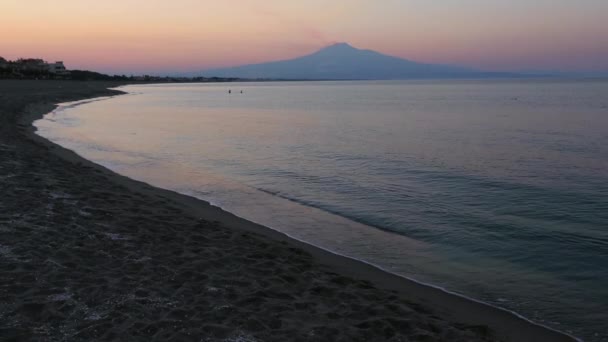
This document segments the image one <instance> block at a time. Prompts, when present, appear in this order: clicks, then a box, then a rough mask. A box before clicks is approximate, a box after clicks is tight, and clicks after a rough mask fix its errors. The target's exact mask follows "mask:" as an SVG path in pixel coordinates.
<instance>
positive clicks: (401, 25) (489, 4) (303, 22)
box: [0, 0, 608, 74]
mask: <svg viewBox="0 0 608 342" xmlns="http://www.w3.org/2000/svg"><path fill="white" fill-rule="evenodd" d="M603 13H608V2H597V1H593V0H585V1H579V2H578V3H577V4H572V3H571V2H568V1H566V0H555V1H554V2H552V3H551V4H547V5H543V4H535V5H529V4H527V3H526V2H525V1H523V0H514V1H510V2H507V1H504V2H502V4H497V1H482V0H462V1H455V0H447V1H445V2H444V3H442V4H428V3H426V2H424V1H421V0H410V1H402V2H397V1H387V2H385V3H384V2H383V3H382V4H381V5H380V4H378V2H374V1H368V0H350V1H349V0H339V1H335V2H331V3H328V2H326V1H323V0H308V1H306V2H305V3H304V2H295V1H278V0H265V1H262V0H234V1H231V2H215V1H195V0H173V1H158V0H156V1H154V0H151V1H144V0H122V1H120V2H110V1H105V2H104V1H101V2H100V1H93V0H57V1H51V0H39V1H35V2H34V4H31V3H29V2H28V3H26V2H24V1H21V0H3V3H2V11H1V12H0V32H3V33H6V32H10V34H3V35H2V38H1V40H0V56H2V57H5V58H8V59H16V58H19V57H40V58H44V59H46V60H51V61H53V60H63V61H65V62H66V64H67V66H68V68H72V69H76V68H83V69H91V70H99V71H102V72H110V73H127V74H128V73H139V72H149V73H155V72H156V73H163V72H179V71H192V70H202V69H206V68H213V67H222V66H231V65H240V64H249V63H257V62H264V61H271V60H280V59H287V58H292V57H296V56H300V55H304V54H307V53H311V52H314V51H315V50H317V49H319V48H321V47H323V46H326V45H329V44H330V43H332V42H334V41H347V42H349V43H351V44H352V45H354V46H356V47H360V48H366V49H373V50H377V51H380V52H383V53H387V54H391V55H396V56H398V57H403V58H407V59H411V60H417V61H424V62H434V63H449V64H460V65H466V66H472V67H477V68H481V69H493V70H521V69H534V68H536V69H561V70H608V39H606V38H605V32H606V30H607V24H606V23H605V19H604V15H603Z"/></svg>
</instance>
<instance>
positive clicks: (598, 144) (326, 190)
mask: <svg viewBox="0 0 608 342" xmlns="http://www.w3.org/2000/svg"><path fill="white" fill-rule="evenodd" d="M228 88H232V89H243V90H244V94H239V93H236V94H234V93H233V94H232V95H228V94H227V89H228ZM126 90H128V91H129V92H131V93H132V94H133V95H128V96H121V97H115V98H112V99H110V100H107V101H95V102H89V103H86V104H84V105H82V106H78V107H73V106H72V107H65V108H63V109H61V110H59V111H57V112H55V113H54V114H52V115H49V116H47V117H46V119H45V120H42V121H39V122H38V123H37V126H38V127H39V129H40V133H41V135H43V136H45V137H48V138H50V139H51V140H54V141H56V142H58V143H60V144H62V145H64V146H66V147H68V148H71V149H73V150H75V151H77V152H78V153H79V154H81V155H83V156H84V157H86V158H88V159H91V160H94V161H96V162H99V163H100V164H102V165H105V166H108V167H109V168H111V169H113V170H115V171H117V172H119V173H121V174H124V175H127V176H130V177H132V178H136V179H139V180H143V181H146V182H148V183H151V184H154V185H157V186H161V187H164V188H168V189H173V190H177V191H179V192H182V193H185V194H190V195H193V196H196V197H200V198H202V199H205V200H208V201H210V202H212V203H214V204H216V205H219V206H221V207H223V208H225V209H227V210H228V211H231V212H233V213H235V214H237V215H239V216H242V217H245V218H247V219H250V220H252V221H255V222H258V223H261V224H264V225H267V226H270V227H273V228H275V229H278V230H281V231H283V232H285V233H287V234H289V235H291V236H293V237H296V238H298V239H301V240H304V241H308V242H311V243H313V244H315V245H318V246H321V247H324V248H327V249H330V250H333V251H336V252H338V253H340V254H345V255H349V256H353V257H356V258H358V259H362V260H366V261H368V262H371V263H374V264H377V265H379V266H381V267H383V268H386V269H389V270H392V271H394V272H396V273H400V274H403V275H406V276H411V277H413V278H415V279H418V280H421V281H426V282H431V283H434V284H439V285H441V286H444V287H446V288H448V289H451V290H455V291H458V292H461V293H464V294H467V295H470V296H472V297H475V298H478V299H481V300H484V301H487V302H490V303H493V304H497V305H500V306H503V307H506V308H509V309H513V310H516V311H518V312H521V313H522V314H524V315H526V316H528V317H530V318H533V319H537V320H540V321H543V322H545V323H547V324H549V325H553V326H555V327H557V328H560V329H566V330H571V331H574V332H575V333H577V334H579V335H581V336H585V337H587V338H588V339H590V340H594V339H596V340H600V339H601V336H600V335H597V336H594V334H604V335H602V336H606V335H605V334H606V331H605V327H604V326H603V322H605V321H606V320H607V319H608V316H606V313H605V311H606V310H604V309H605V307H606V306H607V305H608V292H607V289H606V287H605V284H606V281H607V279H608V270H606V267H605V265H607V264H608V228H607V224H606V223H607V222H608V187H607V184H608V183H607V181H608V172H606V170H608V150H607V148H606V146H608V145H607V143H608V107H607V106H606V103H605V102H606V100H605V99H606V98H608V84H607V83H604V82H557V81H553V82H547V81H497V82H492V81H486V82H482V81H477V82H474V81H460V82H455V81H451V82H439V81H436V82H389V83H386V82H385V83H382V82H380V83H373V82H336V83H329V82H324V83H314V82H310V83H265V84H251V83H249V84H220V85H192V84H190V85H157V86H129V87H126ZM557 323H560V324H559V325H557ZM598 336H600V337H598Z"/></svg>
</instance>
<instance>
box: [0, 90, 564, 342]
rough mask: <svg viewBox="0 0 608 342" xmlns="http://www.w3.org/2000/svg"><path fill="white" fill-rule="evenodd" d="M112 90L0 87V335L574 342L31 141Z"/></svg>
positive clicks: (36, 337) (42, 142) (9, 337)
mask: <svg viewBox="0 0 608 342" xmlns="http://www.w3.org/2000/svg"><path fill="white" fill-rule="evenodd" d="M118 85H119V84H112V83H103V82H68V81H65V82H64V81H0V180H1V182H0V187H1V189H2V194H3V196H1V197H0V208H1V210H0V272H1V273H2V277H1V278H0V303H1V304H0V337H1V338H2V339H6V340H117V339H120V340H180V341H181V340H192V341H216V340H217V341H287V340H294V341H494V340H498V341H572V340H574V339H573V338H572V337H569V336H567V335H564V334H561V333H558V332H556V331H553V330H550V329H548V328H544V327H542V326H539V325H536V324H533V323H531V322H529V321H527V320H525V319H523V318H520V317H518V316H516V315H514V314H512V313H510V312H507V311H504V310H501V309H498V308H494V307H491V306H488V305H485V304H482V303H477V302H474V301H472V300H469V299H466V298H463V297H459V296H456V295H452V294H449V293H446V292H444V291H442V290H440V289H436V288H433V287H429V286H425V285H422V284H418V283H416V282H413V281H410V280H408V279H405V278H402V277H399V276H396V275H392V274H390V273H387V272H384V271H382V270H380V269H378V268H375V267H373V266H371V265H368V264H365V263H362V262H359V261H356V260H352V259H348V258H345V257H342V256H338V255H335V254H332V253H330V252H328V251H324V250H322V249H319V248H316V247H314V246H311V245H307V244H305V243H302V242H299V241H296V240H293V239H290V238H289V237H287V236H286V235H283V234H281V233H279V232H276V231H273V230H271V229H268V228H266V227H263V226H260V225H256V224H254V223H251V222H248V221H246V220H243V219H240V218H238V217H236V216H234V215H232V214H230V213H228V212H225V211H222V210H221V209H219V208H216V207H213V206H211V205H209V204H208V203H206V202H204V201H200V200H197V199H194V198H191V197H188V196H184V195H180V194H177V193H174V192H171V191H167V190H163V189H158V188H154V187H152V186H149V185H147V184H144V183H141V182H137V181H134V180H131V179H128V178H126V177H123V176H120V175H117V174H115V173H113V172H111V171H109V170H107V169H105V168H103V167H101V166H98V165H96V164H93V163H92V162H89V161H87V160H85V159H82V158H80V157H79V156H78V155H76V154H75V153H73V152H71V151H69V150H66V149H64V148H62V147H60V146H58V145H55V144H53V143H51V142H49V141H47V140H45V139H43V138H41V137H39V136H37V135H36V134H35V132H34V128H33V127H32V126H31V123H32V121H33V120H35V119H38V118H40V117H42V115H44V114H46V113H48V112H50V111H51V110H52V109H53V108H54V107H55V104H57V103H61V102H67V101H75V100H80V99H85V98H93V97H98V96H109V95H119V94H120V92H118V91H114V90H108V89H107V88H108V87H115V86H118Z"/></svg>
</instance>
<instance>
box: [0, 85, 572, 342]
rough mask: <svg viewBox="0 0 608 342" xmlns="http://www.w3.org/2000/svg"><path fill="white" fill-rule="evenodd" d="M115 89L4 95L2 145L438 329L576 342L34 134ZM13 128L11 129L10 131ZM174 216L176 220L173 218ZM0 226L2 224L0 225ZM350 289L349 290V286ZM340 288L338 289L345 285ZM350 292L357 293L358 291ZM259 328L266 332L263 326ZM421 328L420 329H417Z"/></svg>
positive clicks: (511, 338) (509, 338)
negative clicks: (296, 259) (62, 110)
mask: <svg viewBox="0 0 608 342" xmlns="http://www.w3.org/2000/svg"><path fill="white" fill-rule="evenodd" d="M6 83H9V82H6ZM29 83H32V84H33V85H32V87H35V86H38V85H39V84H36V82H35V81H34V82H29ZM48 84H50V85H52V86H55V85H60V84H61V83H59V82H47V85H48ZM119 85H120V84H100V83H97V84H95V85H94V86H91V88H90V89H85V88H83V89H81V90H80V91H79V92H76V93H75V92H74V91H73V90H72V91H71V92H70V90H68V89H66V90H65V91H62V90H60V89H59V90H57V91H56V92H55V93H53V94H52V95H50V96H46V95H45V96H40V97H39V98H37V97H35V96H32V97H33V98H32V99H29V98H28V99H27V101H25V102H29V105H28V106H27V108H25V107H23V104H19V103H16V104H14V105H11V106H4V101H5V100H4V97H6V95H3V96H2V97H0V103H1V104H0V106H3V107H6V108H1V107H0V113H1V112H2V111H3V110H4V111H6V112H7V113H9V114H10V113H12V114H13V115H14V114H17V113H25V114H24V115H20V116H19V118H15V117H12V116H11V115H6V113H2V114H4V115H2V116H1V117H0V120H2V126H4V129H1V130H0V132H1V133H2V134H3V135H4V137H3V138H1V139H0V143H1V144H7V142H8V143H9V144H10V143H13V144H15V145H19V144H28V145H31V146H29V147H28V150H29V151H30V152H31V155H35V156H37V155H40V154H41V153H47V154H49V155H52V156H53V158H55V157H58V158H57V159H58V160H59V161H60V163H63V164H65V167H68V166H69V167H76V168H77V169H78V172H79V173H82V175H83V176H86V175H89V174H90V175H95V177H103V179H105V180H106V181H107V182H108V184H112V185H114V186H116V187H117V190H116V193H121V192H123V191H124V192H129V193H132V194H137V195H138V196H141V197H142V198H145V199H146V200H145V201H144V205H145V204H147V203H150V201H164V202H166V204H165V205H167V206H170V207H177V208H179V210H180V211H181V213H183V214H184V215H185V216H189V217H190V218H196V219H197V220H199V221H204V222H205V224H203V225H204V226H210V227H212V228H214V229H217V228H218V227H221V228H222V229H224V227H225V228H227V229H228V230H229V231H231V232H232V234H234V233H235V232H238V233H239V234H241V235H243V234H247V235H248V236H253V239H259V240H262V243H263V244H278V245H280V246H283V247H280V248H283V249H286V251H288V252H285V253H296V254H298V255H301V254H304V255H309V256H310V258H311V259H312V260H311V262H310V267H312V269H314V270H315V271H317V270H319V272H330V273H331V274H335V275H340V276H341V277H347V278H349V279H350V280H351V281H352V282H355V283H360V282H361V281H365V283H363V284H364V286H363V287H364V288H367V289H368V290H370V291H375V290H376V289H377V290H378V291H384V292H388V293H391V294H392V296H397V297H399V299H401V300H405V302H406V303H409V304H410V306H411V307H414V308H418V309H419V310H414V311H417V312H416V313H417V314H420V315H422V316H425V315H426V316H425V318H424V319H431V318H433V317H439V318H440V321H441V323H442V324H446V325H449V328H454V329H456V330H458V331H459V330H464V331H465V332H466V333H471V334H474V336H475V338H479V339H480V340H483V339H485V340H494V336H493V335H492V334H495V336H496V337H497V338H499V339H500V340H505V341H574V340H576V339H574V338H572V337H570V336H568V335H565V334H562V333H559V332H557V331H555V330H552V329H549V328H546V327H543V326H541V325H537V324H535V323H532V322H530V321H528V320H527V319H525V318H522V317H519V316H517V315H516V314H514V313H511V312H508V311H506V310H503V309H500V308H495V307H492V306H489V305H486V304H483V303H480V302H476V301H474V300H470V299H467V298H465V297H461V296H458V295H455V294H450V293H448V292H446V291H443V290H441V289H439V288H436V287H433V286H429V285H425V284H421V283H417V282H415V281H413V280H410V279H406V278H404V277H400V276H397V275H394V274H391V273H388V272H386V271H384V270H381V269H380V268H377V267H375V266H372V265H370V264H367V263H364V262H362V261H358V260H354V259H351V258H348V257H344V256H340V255H337V254H334V253H331V252H329V251H326V250H323V249H320V248H317V247H315V246H312V245H309V244H306V243H303V242H301V241H298V240H295V239H292V238H289V237H288V236H286V235H285V234H282V233H280V232H278V231H275V230H272V229H270V228H267V227H264V226H260V225H258V224H255V223H252V222H249V221H246V220H244V219H241V218H239V217H236V216H234V215H232V214H230V213H228V212H225V211H223V210H221V209H219V208H217V207H213V206H211V205H210V204H209V203H207V202H204V201H201V200H198V199H195V198H192V197H189V196H185V195H181V194H178V193H175V192H172V191H168V190H164V189H159V188H155V187H152V186H150V185H148V184H145V183H142V182H139V181H136V180H132V179H129V178H126V177H124V176H121V175H118V174H116V173H114V172H112V171H110V170H108V169H106V168H104V167H102V166H99V165H97V164H94V163H93V162H91V161H88V160H85V159H83V158H81V157H80V156H78V155H77V154H76V153H74V152H72V151H70V150H67V149H64V148H63V147H60V146H58V145H56V144H54V143H52V142H50V141H48V140H46V139H44V138H42V137H40V136H38V135H36V134H35V127H33V125H32V123H33V121H35V120H36V119H39V118H42V117H43V116H44V115H45V114H47V113H48V112H50V111H52V109H53V108H55V107H56V105H54V104H53V103H58V102H67V101H74V100H79V99H80V100H81V99H85V98H90V97H95V96H106V95H117V94H119V93H120V92H119V91H110V90H107V89H106V88H105V87H107V86H119ZM6 86H7V85H5V84H2V85H1V86H0V87H6ZM8 86H10V85H8ZM25 88H27V87H25ZM9 96H10V95H9ZM23 96H24V99H25V96H27V95H23ZM17 102H18V101H17ZM11 111H13V112H11ZM11 125H12V126H13V127H11ZM14 126H17V127H18V130H17V131H16V132H12V133H8V132H9V131H10V130H12V129H13V128H14ZM17 152H19V151H17ZM48 152H50V153H48ZM0 175H1V174H0ZM85 185H87V184H85ZM59 188H61V186H59ZM172 215H178V214H177V212H175V213H174V214H172ZM0 223H2V221H0ZM210 223H211V224H210ZM159 224H160V225H161V226H162V225H163V222H160V223H159ZM171 225H172V224H167V223H164V226H171ZM156 247H160V246H156ZM277 248H279V247H277ZM280 253H284V252H283V250H281V251H280V252H279V254H280ZM281 255H283V254H281ZM286 260H287V261H289V260H290V259H289V257H287V258H286ZM348 283H349V284H350V282H348ZM365 284H373V285H365ZM339 285H340V286H342V285H343V284H339ZM330 289H331V288H330ZM333 290H334V291H335V290H337V291H340V287H337V288H333ZM353 291H355V292H356V291H357V290H353ZM330 292H331V291H330ZM353 293H354V292H353ZM368 295H369V294H368ZM383 295H384V294H380V292H379V293H378V294H376V293H374V294H373V295H370V297H374V296H377V297H378V298H380V297H382V296H383ZM355 297H356V298H357V299H352V298H351V299H349V300H351V301H356V300H360V299H359V298H360V297H357V296H355ZM290 300H291V301H294V300H296V301H297V300H298V298H297V297H295V298H291V299H290ZM392 300H395V298H393V299H390V300H389V301H392ZM375 301H376V300H375V299H369V300H368V303H366V304H370V303H373V302H375ZM429 310H430V311H429ZM431 312H432V313H431ZM370 315H371V314H370ZM397 316H399V315H397ZM0 317H1V316H0ZM331 317H334V316H331ZM331 317H330V318H329V319H334V320H339V318H338V317H334V318H331ZM370 318H372V317H370ZM326 319H327V318H326ZM370 324H371V323H370ZM378 324H380V323H378ZM437 324H439V323H437ZM263 325H264V326H266V324H263ZM380 325H382V329H380V330H378V331H384V330H386V326H385V324H380ZM397 325H399V324H397ZM423 325H424V324H422V325H420V326H423ZM440 325H441V324H440ZM442 327H443V326H442ZM393 328H395V327H393ZM488 328H489V329H488ZM445 329H448V328H445ZM448 330H449V329H448ZM378 331H374V332H372V333H377V332H378ZM454 333H456V332H454ZM326 336H328V335H326ZM368 336H374V335H368ZM463 336H467V335H463ZM467 337H471V336H467ZM463 338H466V337H463ZM386 339H388V338H386ZM456 339H457V338H456ZM373 340H385V339H381V338H379V336H376V337H373Z"/></svg>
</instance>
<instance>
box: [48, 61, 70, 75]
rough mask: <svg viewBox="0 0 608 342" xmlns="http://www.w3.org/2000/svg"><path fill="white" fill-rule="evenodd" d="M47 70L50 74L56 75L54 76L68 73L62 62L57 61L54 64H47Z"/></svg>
mask: <svg viewBox="0 0 608 342" xmlns="http://www.w3.org/2000/svg"><path fill="white" fill-rule="evenodd" d="M47 67H48V70H49V72H50V73H51V74H56V75H67V74H69V73H70V72H69V71H68V70H67V69H66V68H65V65H63V62H62V61H58V62H55V63H48V64H47Z"/></svg>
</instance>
